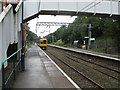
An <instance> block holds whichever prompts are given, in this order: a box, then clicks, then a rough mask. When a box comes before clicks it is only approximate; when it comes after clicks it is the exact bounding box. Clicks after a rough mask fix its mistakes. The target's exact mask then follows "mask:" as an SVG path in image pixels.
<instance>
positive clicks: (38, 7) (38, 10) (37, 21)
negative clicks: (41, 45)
mask: <svg viewBox="0 0 120 90" xmlns="http://www.w3.org/2000/svg"><path fill="white" fill-rule="evenodd" d="M40 4H41V0H39V4H38V13H39V9H40ZM38 19H39V16H38V17H37V23H38ZM37 23H36V33H37V30H38V29H39V27H38V28H37Z"/></svg>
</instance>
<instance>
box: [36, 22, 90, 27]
mask: <svg viewBox="0 0 120 90" xmlns="http://www.w3.org/2000/svg"><path fill="white" fill-rule="evenodd" d="M68 25H77V26H86V25H88V24H80V23H66V22H37V24H36V26H68Z"/></svg>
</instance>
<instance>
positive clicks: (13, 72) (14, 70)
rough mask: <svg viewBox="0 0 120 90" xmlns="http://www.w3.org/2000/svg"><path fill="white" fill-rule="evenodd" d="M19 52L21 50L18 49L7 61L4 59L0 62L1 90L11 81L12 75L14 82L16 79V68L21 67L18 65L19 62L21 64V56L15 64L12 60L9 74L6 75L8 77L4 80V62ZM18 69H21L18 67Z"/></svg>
mask: <svg viewBox="0 0 120 90" xmlns="http://www.w3.org/2000/svg"><path fill="white" fill-rule="evenodd" d="M21 50H22V48H20V49H19V50H18V51H16V52H15V53H13V54H12V55H10V56H9V57H8V58H7V59H5V60H3V61H2V89H4V88H6V85H7V84H8V81H9V80H10V79H11V77H12V75H13V78H14V80H15V77H16V68H17V67H18V65H20V66H22V65H21V64H20V62H21V56H20V57H19V60H18V61H17V63H16V61H15V60H13V68H12V71H11V72H10V74H9V75H8V77H7V78H6V77H5V67H4V66H5V62H6V61H8V60H9V59H10V58H11V57H13V56H15V55H16V54H18V53H19V52H20V51H21ZM20 68H22V67H20ZM5 78H6V79H5Z"/></svg>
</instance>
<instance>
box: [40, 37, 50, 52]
mask: <svg viewBox="0 0 120 90" xmlns="http://www.w3.org/2000/svg"><path fill="white" fill-rule="evenodd" d="M39 46H40V48H41V49H44V50H46V49H47V46H48V40H47V39H40V43H39Z"/></svg>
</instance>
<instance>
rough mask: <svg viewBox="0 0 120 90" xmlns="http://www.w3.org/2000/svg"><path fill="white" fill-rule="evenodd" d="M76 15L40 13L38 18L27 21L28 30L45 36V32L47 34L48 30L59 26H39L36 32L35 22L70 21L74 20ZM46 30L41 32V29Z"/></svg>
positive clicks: (54, 29)
mask: <svg viewBox="0 0 120 90" xmlns="http://www.w3.org/2000/svg"><path fill="white" fill-rule="evenodd" d="M75 18H76V16H73V17H71V16H60V15H59V16H58V15H57V16H53V15H40V16H39V18H38V20H37V18H35V19H33V20H31V21H29V22H28V23H29V27H30V30H31V31H32V32H34V33H36V34H37V35H38V36H41V37H43V36H46V35H47V34H49V30H50V33H52V32H54V31H56V30H57V29H58V28H59V27H60V26H51V27H50V28H49V27H47V26H40V27H39V29H38V30H37V32H36V23H37V21H38V22H67V23H72V22H73V21H74V20H75ZM44 30H45V31H46V32H44V33H41V32H43V31H44Z"/></svg>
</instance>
